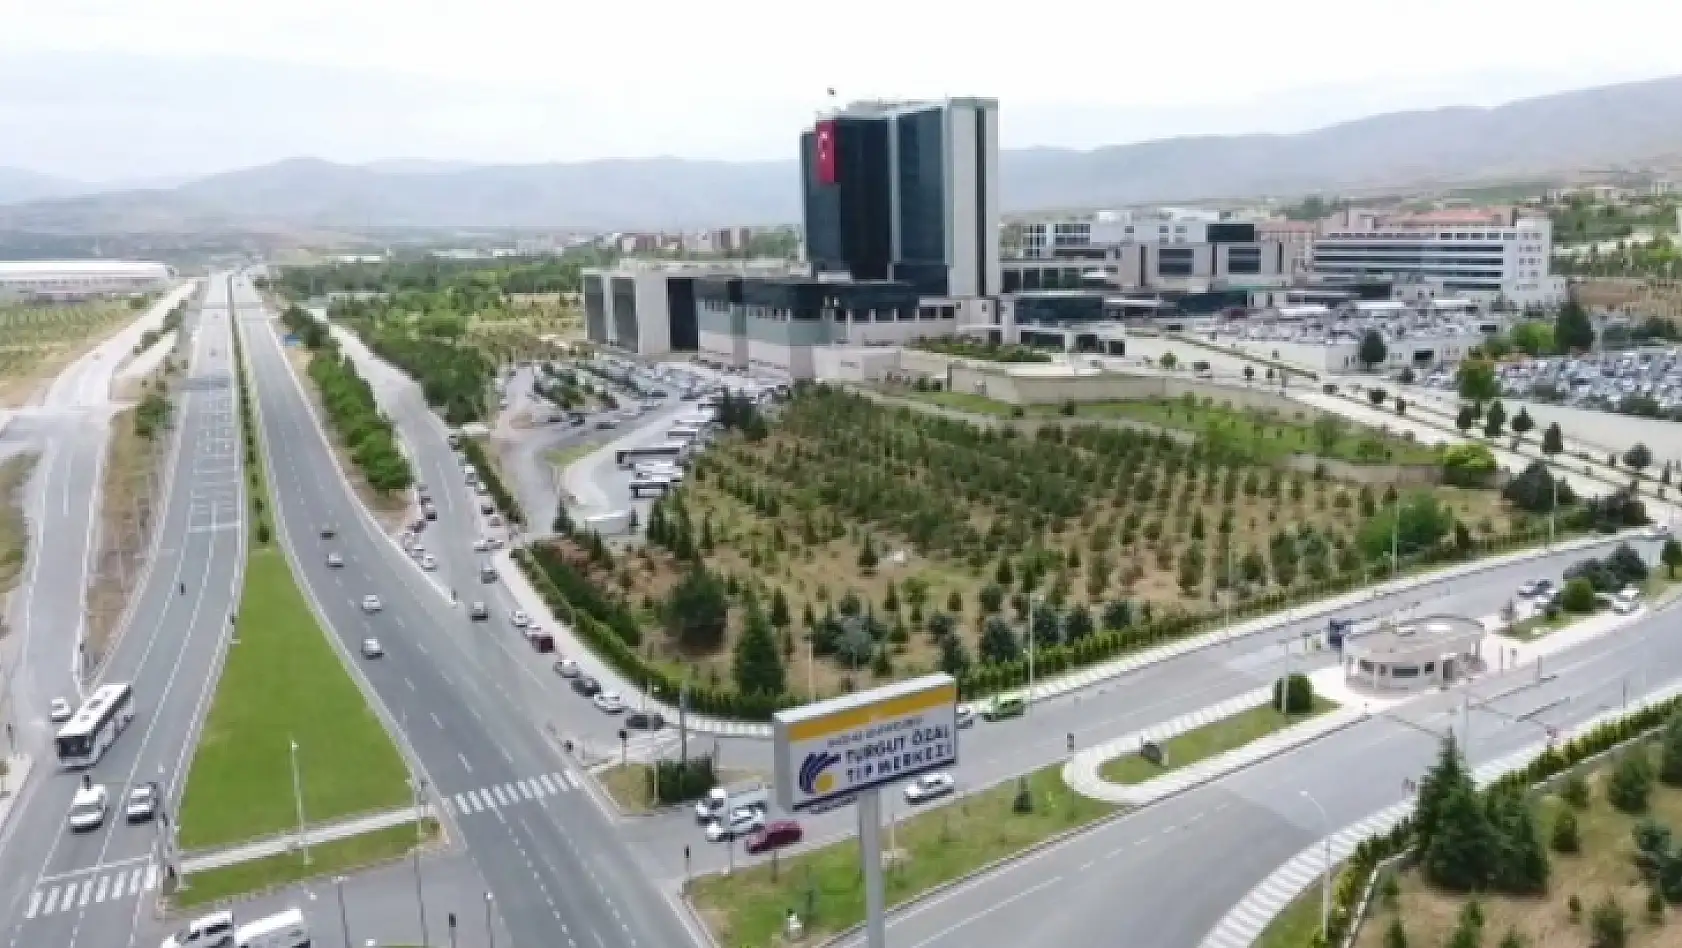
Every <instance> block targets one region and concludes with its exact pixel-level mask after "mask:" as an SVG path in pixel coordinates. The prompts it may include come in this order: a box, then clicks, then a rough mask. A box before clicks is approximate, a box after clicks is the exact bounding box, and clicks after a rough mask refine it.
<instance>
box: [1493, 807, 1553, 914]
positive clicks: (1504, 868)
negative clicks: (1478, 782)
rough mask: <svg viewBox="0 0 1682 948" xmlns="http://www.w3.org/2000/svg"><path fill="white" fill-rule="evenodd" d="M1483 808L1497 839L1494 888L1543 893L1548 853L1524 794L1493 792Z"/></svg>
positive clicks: (1521, 893) (1516, 892) (1546, 878)
mask: <svg viewBox="0 0 1682 948" xmlns="http://www.w3.org/2000/svg"><path fill="white" fill-rule="evenodd" d="M1485 809H1486V811H1487V813H1488V816H1489V824H1490V826H1491V828H1492V829H1494V831H1495V834H1496V837H1497V853H1498V857H1497V860H1496V865H1495V878H1494V879H1493V880H1492V881H1493V882H1494V885H1495V887H1496V888H1498V889H1500V890H1501V891H1503V892H1508V893H1512V894H1516V895H1527V894H1534V893H1537V892H1542V891H1544V890H1546V889H1547V887H1548V853H1547V850H1546V849H1544V848H1543V846H1542V838H1541V834H1540V833H1538V832H1537V830H1536V819H1535V816H1534V815H1533V814H1532V813H1531V811H1530V806H1529V804H1527V803H1526V802H1525V799H1524V795H1523V794H1521V793H1519V792H1517V791H1515V790H1508V789H1496V790H1493V791H1491V792H1490V793H1488V794H1486V795H1485Z"/></svg>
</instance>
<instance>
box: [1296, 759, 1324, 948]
mask: <svg viewBox="0 0 1682 948" xmlns="http://www.w3.org/2000/svg"><path fill="white" fill-rule="evenodd" d="M1297 792H1298V793H1300V794H1302V798H1303V799H1304V800H1307V801H1308V802H1309V803H1312V804H1313V805H1314V809H1316V810H1319V811H1320V827H1321V831H1322V832H1323V833H1324V836H1325V840H1324V845H1325V847H1326V848H1325V867H1324V868H1325V871H1324V872H1323V873H1321V874H1320V943H1321V944H1325V942H1326V927H1327V925H1328V924H1329V923H1330V919H1331V914H1332V818H1331V817H1330V816H1327V815H1326V808H1325V807H1323V806H1321V805H1320V801H1319V800H1316V799H1314V796H1313V794H1310V793H1309V792H1308V791H1307V790H1298V791H1297Z"/></svg>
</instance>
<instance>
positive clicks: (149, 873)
mask: <svg viewBox="0 0 1682 948" xmlns="http://www.w3.org/2000/svg"><path fill="white" fill-rule="evenodd" d="M157 884H158V867H157V866H155V865H154V866H147V867H146V887H145V888H146V891H147V892H150V891H152V887H153V886H156V885H157Z"/></svg>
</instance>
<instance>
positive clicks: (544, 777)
mask: <svg viewBox="0 0 1682 948" xmlns="http://www.w3.org/2000/svg"><path fill="white" fill-rule="evenodd" d="M537 782H538V783H539V784H540V785H542V787H543V789H545V790H547V791H549V792H550V793H560V791H559V790H556V789H555V785H554V784H552V783H550V782H549V775H548V774H540V775H539V776H538V778H537ZM562 786H563V787H564V786H565V784H562Z"/></svg>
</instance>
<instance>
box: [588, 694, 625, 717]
mask: <svg viewBox="0 0 1682 948" xmlns="http://www.w3.org/2000/svg"><path fill="white" fill-rule="evenodd" d="M590 700H591V701H592V702H594V703H595V705H596V709H597V710H599V711H601V712H602V713H604V714H620V713H622V712H623V711H624V710H625V699H624V698H621V697H620V696H619V692H617V691H601V692H597V693H596V694H595V695H594V696H592V697H591V698H590Z"/></svg>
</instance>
